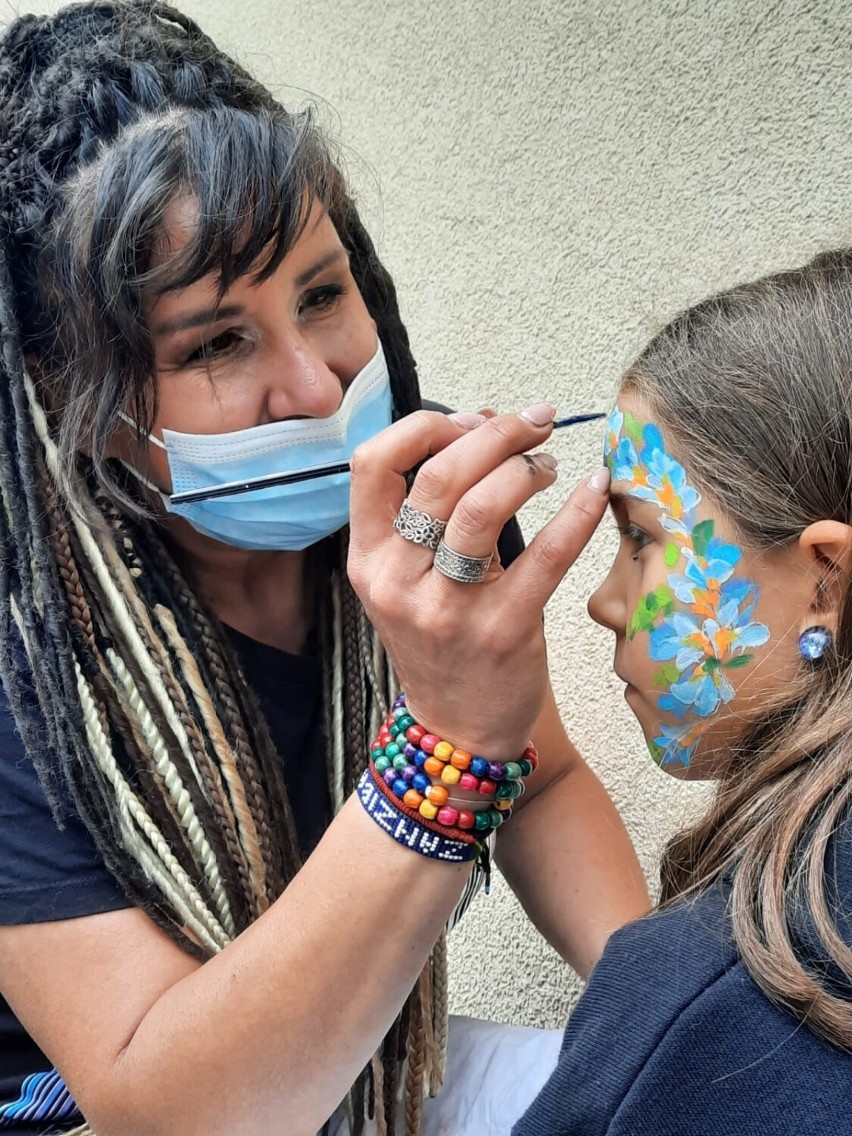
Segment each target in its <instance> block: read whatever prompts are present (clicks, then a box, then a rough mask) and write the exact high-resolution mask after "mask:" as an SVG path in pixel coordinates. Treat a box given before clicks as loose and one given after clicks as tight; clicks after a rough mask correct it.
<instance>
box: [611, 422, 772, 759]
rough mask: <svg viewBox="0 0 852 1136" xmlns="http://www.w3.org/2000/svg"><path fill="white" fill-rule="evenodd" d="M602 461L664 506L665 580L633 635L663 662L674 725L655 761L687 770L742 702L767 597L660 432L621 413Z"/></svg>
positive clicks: (664, 731) (639, 493) (658, 679)
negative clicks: (726, 710) (714, 724)
mask: <svg viewBox="0 0 852 1136" xmlns="http://www.w3.org/2000/svg"><path fill="white" fill-rule="evenodd" d="M604 461H605V463H606V464H607V465H608V466H609V470H610V473H611V475H612V480H613V481H620V482H623V483H625V484H626V486H627V492H628V493H629V494H630V496H631V497H636V498H638V499H639V500H641V501H650V502H653V504H655V505H656V506H657V507H658V508H659V510H660V513H661V517H660V524H661V525H662V527H663V528H664V529H665V530H666V531H667V532H669V533H671V537H672V539H671V542H670V543H669V544H668V545H667V546H666V548H665V552H664V560H665V566H666V568H668V569H669V570H670V572H669V574H668V575H667V577H666V583H665V584H661V585H660V586H659V587H657V588H656V589H655V590H654V591H653V592H650V593H648V594H647V595H645V596H643V597H642V599H641V600H640V601H639V604H638V605H637V607H636V610H635V611H634V612H633V614H632V615H631V617H630V619H629V621H628V624H627V637H628V639H632V638H634V637H635V636H636V635H637V634H638V633H639V632H640V631H647V632H648V635H649V653H650V656H651V658H652V659H653V660H655V661H656V662H659V663H660V664H661V666H660V668H659V670H658V671H657V672H656V674H655V676H654V682H655V684H656V685H657V686H659V687H661V688H662V690H663V692H664V693H662V694H661V695H660V697H659V698H658V700H657V705H658V707H659V709H660V710H661V711H663V712H664V713H666V714H667V715H671V716H672V717H673V718H674V719H675V721H674V724H672V725H667V724H664V723H661V724H660V726H659V734H658V735H657V736H656V737H655V738H654V739H653V740H652V741H649V742H648V748H649V749H650V751H651V755H652V756H653V758H654V760H655V761H657V762H658V763H659V764H660V765H662V766H669V767H671V766H678V765H680V766H683V767H684V768H685V767H686V766H688V765H689V763H690V761H691V759H692V756H693V754H694V752H695V749H696V747H697V745H698V743H699V741H700V739H701V736H702V734H703V733H704V732H705V731H706V730H707V728H708V726H709V721H708V719H709V718H710V716H711V715H712V714H713V713H714V712H715V711H716V710H718V708H719V707H720V706H722V705H723V704H725V703H727V702H730V701H731V699H732V698H733V697H734V688H733V686H732V685H731V682H730V680H729V678H728V672H729V671H733V670H738V669H740V668H741V667H745V666H747V665H748V664H749V663H750V662H751V661H752V658H753V656H752V655H750V654H749V653H748V652H749V650H750V649H751V648H753V647H760V646H762V645H763V644H764V643H766V642H767V640H768V639H769V628H768V627H766V626H764V624H762V623H758V622H756V621H755V620H754V619H753V616H754V609H755V605H756V604H757V601H758V598H759V590H758V587H757V584H755V582H754V581H753V580H747V579H744V578H741V577H739V578H738V577H736V576H735V575H734V569H735V568H736V566H737V564H738V562H739V560H740V559H741V557H742V552H741V550H740V548H739V547H738V546H737V545H736V544H730V543H728V542H727V541H724V540H722V539H720V538H719V537H717V536H715V535H714V528H715V522H714V521H713V520H704V521H697V519H696V509H697V506H698V504H699V502H700V501H701V495H700V493H699V492H698V490H697V489H695V488H694V487H693V486H691V485H690V484H689V482H688V481H687V479H686V471H685V470H684V468H683V466H682V465H681V464H680V463H679V462H678V461H677V459H676V458H674V457H672V455H671V454H670V453H668V451H667V450H666V447H665V443H664V441H663V436H662V433H661V432H660V429H659V427H657V426H655V425H654V424H653V423H647V424H644V425H643V423H641V422H640V421H639V420H638V419H636V418H634V417H633V415H631V414H630V413H629V412H622V411H620V410H619V409H618V408H616V409H615V410H614V411H613V412H612V414H611V415H610V418H609V421H608V422H607V428H606V438H605V443H604ZM677 568H681V569H682V570H681V571H675V569H677Z"/></svg>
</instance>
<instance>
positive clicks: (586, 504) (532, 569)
mask: <svg viewBox="0 0 852 1136" xmlns="http://www.w3.org/2000/svg"><path fill="white" fill-rule="evenodd" d="M608 502H609V470H608V469H607V468H606V467H605V466H603V467H601V469H599V470H598V471H597V472H596V473H594V474H593V475H592V477H591V478H587V479H585V480H583V481H581V482H580V484H579V485H578V486H577V488H576V489H575V490H574V492H573V493H572V494H571V496H570V497H569V498H568V500H567V501H566V502H565V504H564V505H563V506H562V508H561V509H560V510H559V512H558V513H557V514H556V516H555V517H553V518H552V519H551V520H550V521H548V523H547V524H546V525H545V526H544V528H543V529H541V531H540V532H538V533H537V534H536V536H535V537H534V539H533V540H532V541H531V542H530V544H529V546H528V547H527V548H526V549H525V550H524V552H523V553H521V555H520V556H519V557H518V559H517V560H516V561H515V562H514V564H511V565H510V566H509V568H508V569H507V571H506V584H507V585H508V588H509V590H510V592H511V594H512V597H513V603H514V604H516V605H517V609H516V611H517V617H518V619H520V620H523V619H524V618H525V617H526V616H529V615H532V614H535V613H536V612H540V611H541V609H542V608H543V607H544V605H545V604H546V603H547V601H548V600H549V599H550V597H551V596H552V595H553V593H554V592H555V591H556V588H557V587H558V585H559V583H560V581H561V580H562V578H563V576H564V575H565V573H566V572H567V571H568V569H569V568H570V567H571V565H572V564H573V563H574V561H575V560H576V559H577V558H578V556H579V555H580V553H581V552H582V551H583V549H584V548H585V547H586V545H587V544H588V543H589V540H590V539H591V537H592V534H593V533H594V531H595V529H596V528H597V527H598V525H599V524H600V523H601V520H602V518H603V515H604V513H605V512H606V507H607V504H608Z"/></svg>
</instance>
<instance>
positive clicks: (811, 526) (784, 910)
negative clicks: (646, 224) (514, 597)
mask: <svg viewBox="0 0 852 1136" xmlns="http://www.w3.org/2000/svg"><path fill="white" fill-rule="evenodd" d="M605 458H606V464H607V466H608V467H609V469H610V471H611V474H612V498H611V500H612V510H613V512H614V514H615V518H616V520H617V523H618V526H619V530H620V532H621V544H620V548H619V551H618V554H617V557H616V560H615V563H614V564H613V567H612V570H611V572H610V574H609V576H608V577H607V579H606V581H605V582H604V583H603V585H602V586H601V587H600V589H599V590H598V591H597V592H596V593H595V595H594V596H593V597H592V599H591V601H590V603H589V611H590V612H591V614H592V616H593V618H594V619H595V620H597V622H599V623H601V624H602V625H603V626H605V627H607V628H609V629H610V630H611V631H613V632H614V634H615V658H614V667H615V671H616V673H617V675H618V676H619V678H621V679H622V680H623V681H624V682H625V683H626V684H627V686H626V690H625V697H626V699H627V702H628V704H629V706H630V708H631V710H633V712H634V714H635V715H636V718H637V719H638V721H639V724H640V726H641V727H642V730H643V732H644V734H645V738H646V740H647V743H648V747H649V749H650V751H651V755H652V757H653V758H654V760H655V761H656V762H658V763H659V765H660V766H661V768H662V769H663V770H665V771H666V772H667V773H670V774H671V775H673V776H675V777H696V778H713V779H716V780H717V781H718V791H717V794H716V798H715V802H714V804H713V806H712V808H711V810H710V812H709V814H708V815H707V816H706V817H705V818H704V819H703V820H702V821H700V822H699V823H698V824H696V825H695V826H694V827H692V828H691V829H689V830H688V831H686V832H683V833H681V834H680V835H678V836H677V837H675V839H674V840H673V841H672V842H671V843H670V845H669V847H668V850H667V852H666V854H665V856H664V859H663V864H662V895H661V902H660V907H659V909H658V910H657V911H656V912H655V913H654V914H652V915H651V916H649V917H647V918H645V919H644V920H642V921H641V922H638V923H634V924H632V925H630V926H628V927H626V928H624V929H623V930H621V931H619V932H617V933H616V934H615V935H614V936H613V937H612V938H611V940H610V942H609V944H608V946H607V948H606V950H605V951H604V954H603V957H602V958H601V960H600V962H599V963H598V965H597V966H596V968H595V971H594V973H593V976H592V979H591V982H590V984H589V987H588V989H587V992H586V993H585V995H584V997H583V998H582V1000H581V1002H580V1005H579V1006H578V1008H577V1010H576V1012H575V1014H574V1015H573V1017H572V1019H571V1022H570V1023H569V1025H568V1029H567V1031H566V1034H565V1040H564V1044H563V1049H562V1055H561V1058H560V1062H559V1066H558V1068H557V1071H556V1072H555V1073H554V1074H553V1076H552V1078H551V1080H550V1081H549V1082H548V1084H547V1085H546V1087H545V1089H544V1090H543V1092H542V1093H541V1095H540V1096H539V1097H538V1099H537V1100H536V1101H535V1103H534V1104H533V1105H532V1107H531V1108H530V1109H529V1111H528V1112H527V1114H526V1115H525V1116H524V1117H523V1118H522V1120H521V1121H520V1122H519V1123H518V1124H517V1126H516V1127H515V1128H514V1129H513V1133H514V1134H515V1136H568V1134H569V1133H570V1134H572V1136H580V1134H582V1136H595V1134H599V1133H600V1134H602V1133H607V1134H608V1136H645V1134H647V1136H686V1134H688V1136H711V1134H712V1136H751V1134H754V1136H758V1134H760V1136H765V1134H766V1133H768V1132H772V1133H784V1134H789V1136H793V1134H797V1136H798V1134H800V1133H814V1134H816V1133H819V1134H820V1136H827V1134H835V1133H836V1134H837V1136H840V1134H841V1133H843V1134H848V1133H849V1132H852V1111H850V1106H851V1105H852V1055H850V1050H852V811H850V810H852V587H850V582H851V581H852V253H850V252H835V253H830V254H826V255H824V256H820V257H818V258H817V259H816V260H814V261H813V262H812V263H810V264H808V265H807V266H806V267H804V268H802V269H800V270H798V271H793V272H786V273H782V274H780V275H777V276H771V277H768V278H766V279H764V280H760V281H758V282H757V283H755V284H747V285H743V286H741V287H738V288H734V289H733V290H732V291H730V292H727V293H723V294H721V295H719V296H715V297H713V298H712V299H710V300H707V301H705V302H704V303H702V304H699V305H697V306H696V307H694V308H692V309H690V310H689V311H687V312H685V313H684V314H682V315H680V316H679V317H677V318H676V319H675V320H674V321H673V322H672V323H671V324H670V325H669V326H668V327H667V328H665V329H664V330H663V331H662V332H660V333H659V335H657V336H656V338H655V339H654V340H653V341H652V342H651V344H650V346H649V347H648V348H647V349H646V350H645V351H644V352H643V354H642V355H641V356H640V358H639V359H638V360H637V362H636V363H635V364H634V365H633V366H632V367H631V368H630V370H629V371H628V372H627V375H626V377H625V379H624V382H623V385H622V389H621V394H620V396H619V399H618V405H617V408H616V410H615V411H614V412H613V414H612V417H611V418H610V420H609V425H608V429H607V433H606V443H605Z"/></svg>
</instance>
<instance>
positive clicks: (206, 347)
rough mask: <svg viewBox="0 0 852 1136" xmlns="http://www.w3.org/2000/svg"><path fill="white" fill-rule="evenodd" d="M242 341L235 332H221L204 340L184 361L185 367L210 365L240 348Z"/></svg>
mask: <svg viewBox="0 0 852 1136" xmlns="http://www.w3.org/2000/svg"><path fill="white" fill-rule="evenodd" d="M242 342H243V340H242V336H240V335H239V334H238V333H237V332H236V331H223V332H222V334H221V335H215V336H214V337H213V338H212V339H206V340H205V341H204V343H200V344H199V345H198V347H196V349H195V350H194V351H193V352H191V353H190V354H189V355H188V356H187V359H186V366H191V365H192V364H193V363H211V362H213V361H214V360H215V359H217V358H220V357H221V356H222V355H229V354H231V352H233V351H235V350H237V348H238V347H240V346H241V344H242Z"/></svg>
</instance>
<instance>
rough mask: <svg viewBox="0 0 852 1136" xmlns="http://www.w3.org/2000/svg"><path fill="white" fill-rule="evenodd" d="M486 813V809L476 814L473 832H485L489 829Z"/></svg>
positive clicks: (489, 824) (489, 822) (489, 823)
mask: <svg viewBox="0 0 852 1136" xmlns="http://www.w3.org/2000/svg"><path fill="white" fill-rule="evenodd" d="M488 812H489V810H488V809H483V810H482V812H478V813H477V814H476V820H475V821H474V822H473V831H474V832H487V831H488V830H489V828H491V821H490V819H489V816H488Z"/></svg>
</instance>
